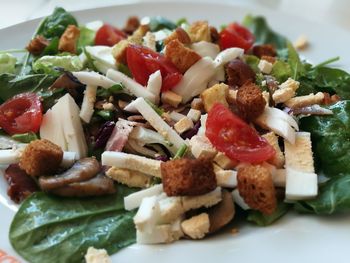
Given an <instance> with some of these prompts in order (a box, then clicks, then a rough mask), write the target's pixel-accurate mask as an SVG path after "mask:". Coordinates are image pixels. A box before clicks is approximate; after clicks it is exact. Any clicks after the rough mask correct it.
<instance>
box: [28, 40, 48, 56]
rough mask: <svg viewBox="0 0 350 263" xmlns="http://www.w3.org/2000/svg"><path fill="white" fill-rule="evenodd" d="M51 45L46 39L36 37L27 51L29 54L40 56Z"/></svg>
mask: <svg viewBox="0 0 350 263" xmlns="http://www.w3.org/2000/svg"><path fill="white" fill-rule="evenodd" d="M49 43H50V42H49V41H48V40H47V39H46V38H45V37H43V36H36V37H35V38H33V39H32V40H31V41H30V42H29V44H28V46H27V47H26V49H27V50H28V52H29V53H31V54H33V55H35V56H38V55H40V54H41V53H42V52H43V51H44V49H45V48H46V47H47V46H48V45H49Z"/></svg>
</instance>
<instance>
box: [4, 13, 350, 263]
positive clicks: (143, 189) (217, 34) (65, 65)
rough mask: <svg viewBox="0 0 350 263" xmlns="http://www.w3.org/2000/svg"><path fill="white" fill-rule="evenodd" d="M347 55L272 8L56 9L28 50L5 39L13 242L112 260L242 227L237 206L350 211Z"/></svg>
mask: <svg viewBox="0 0 350 263" xmlns="http://www.w3.org/2000/svg"><path fill="white" fill-rule="evenodd" d="M305 44H306V42H305V40H303V41H302V43H298V45H297V46H298V48H302V47H304V46H305ZM21 52H22V53H24V56H23V57H20V56H19V55H18V54H21ZM338 59H339V58H331V59H329V60H326V61H325V62H323V63H321V64H318V65H312V64H310V63H309V62H308V61H305V60H302V59H301V58H300V57H299V55H298V52H297V49H296V47H295V46H293V44H292V43H291V42H290V41H289V40H288V39H286V38H285V37H284V36H282V35H280V34H278V33H276V32H274V31H273V30H272V29H271V28H270V27H269V26H268V24H267V22H266V21H265V19H264V18H263V17H260V16H251V15H248V16H246V18H245V19H244V21H242V23H238V22H232V23H229V24H227V25H223V26H221V28H215V27H213V26H211V25H210V24H209V23H208V22H207V21H204V20H203V21H187V20H186V19H180V20H179V21H177V22H173V21H170V20H168V19H166V18H164V17H160V16H159V17H145V18H142V19H139V18H137V17H130V18H129V19H128V20H127V22H126V25H125V26H124V27H120V28H117V27H115V26H114V25H110V24H106V23H103V22H102V21H93V22H90V23H87V24H85V25H78V22H77V21H76V19H75V18H74V17H73V16H72V15H71V14H70V13H68V12H66V11H65V10H64V9H62V8H56V9H55V10H54V12H53V14H52V15H50V16H48V17H46V18H45V19H44V20H43V21H42V22H41V24H40V25H39V27H38V29H37V31H36V32H35V34H34V35H33V38H32V39H30V40H28V44H27V46H26V49H25V50H8V51H1V52H0V100H1V105H0V127H1V137H0V146H1V150H0V164H1V165H4V166H5V169H6V170H5V172H4V177H5V179H6V180H7V182H8V195H9V197H10V198H11V199H12V200H13V201H14V202H16V203H20V208H19V210H18V211H17V213H16V215H15V217H14V219H13V222H12V224H11V228H10V230H9V239H10V242H11V244H12V246H13V248H14V249H15V250H16V251H17V252H18V253H19V254H20V255H21V256H22V257H23V258H25V259H26V260H28V261H29V262H52V261H53V262H81V261H83V260H84V256H85V260H86V261H87V262H108V260H109V259H108V255H107V252H108V254H113V253H115V252H117V251H119V250H120V249H122V248H123V247H126V246H128V245H131V244H133V243H135V242H137V243H140V244H159V243H172V242H175V241H177V240H180V239H193V240H197V239H203V238H206V237H207V236H209V235H213V234H216V233H217V232H218V231H219V230H221V229H227V230H228V231H229V230H230V229H232V227H234V225H235V222H236V221H235V220H236V218H237V217H238V215H239V217H240V218H245V219H246V220H247V221H248V222H249V223H254V224H257V225H259V226H267V225H270V224H273V223H274V222H275V221H276V220H278V219H279V218H281V217H282V216H284V215H285V214H286V213H287V212H288V211H289V210H296V211H299V212H301V213H313V214H319V215H322V214H335V213H342V212H348V211H349V210H350V191H349V189H350V174H349V171H350V166H349V165H350V162H349V158H350V156H349V153H350V151H349V150H350V144H349V129H350V123H349V117H350V116H349V115H350V103H349V101H348V100H349V99H350V89H349V86H350V75H349V74H348V73H347V72H345V71H343V70H341V69H336V68H333V67H329V66H328V64H330V63H332V62H334V61H336V60H338ZM233 238H234V237H233Z"/></svg>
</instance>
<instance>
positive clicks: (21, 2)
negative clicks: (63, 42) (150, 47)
mask: <svg viewBox="0 0 350 263" xmlns="http://www.w3.org/2000/svg"><path fill="white" fill-rule="evenodd" d="M147 1H149V0H131V1H130V0H129V1H128V0H0V5H1V8H0V10H1V15H0V28H4V27H7V26H11V25H14V24H17V23H20V22H23V21H26V20H29V19H32V18H37V17H41V16H45V15H48V14H50V13H51V12H52V10H53V9H54V7H56V6H61V7H64V8H65V9H67V10H68V11H74V10H79V9H88V8H94V7H102V6H109V5H116V4H121V3H131V2H147ZM176 1H177V2H186V0H176ZM193 1H196V2H203V0H192V2H193ZM204 1H205V2H213V1H216V0H204ZM152 2H166V1H164V0H152ZM220 2H221V3H225V2H227V3H238V4H241V5H246V6H252V5H261V6H264V7H267V8H270V9H274V10H277V11H281V12H284V13H290V14H293V15H298V16H301V17H304V18H307V19H309V20H313V21H316V22H319V23H327V24H334V25H338V26H340V27H343V28H345V29H347V30H349V31H350V16H349V15H348V10H349V8H350V1H349V0H221V1H220ZM291 23H293V21H291Z"/></svg>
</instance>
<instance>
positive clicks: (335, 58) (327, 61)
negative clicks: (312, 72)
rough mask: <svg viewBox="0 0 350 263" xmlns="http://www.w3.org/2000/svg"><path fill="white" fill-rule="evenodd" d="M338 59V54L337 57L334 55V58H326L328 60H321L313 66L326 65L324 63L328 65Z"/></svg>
mask: <svg viewBox="0 0 350 263" xmlns="http://www.w3.org/2000/svg"><path fill="white" fill-rule="evenodd" d="M339 59H340V57H339V56H338V57H334V58H330V59H328V60H326V61H324V62H321V63H320V64H317V65H316V66H314V67H313V68H319V67H323V66H326V65H328V64H331V63H333V62H336V61H338V60H339Z"/></svg>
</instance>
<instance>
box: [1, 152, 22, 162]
mask: <svg viewBox="0 0 350 263" xmlns="http://www.w3.org/2000/svg"><path fill="white" fill-rule="evenodd" d="M20 158H21V154H20V152H19V151H18V150H15V149H9V150H0V165H9V164H12V163H18V162H19V160H20Z"/></svg>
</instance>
